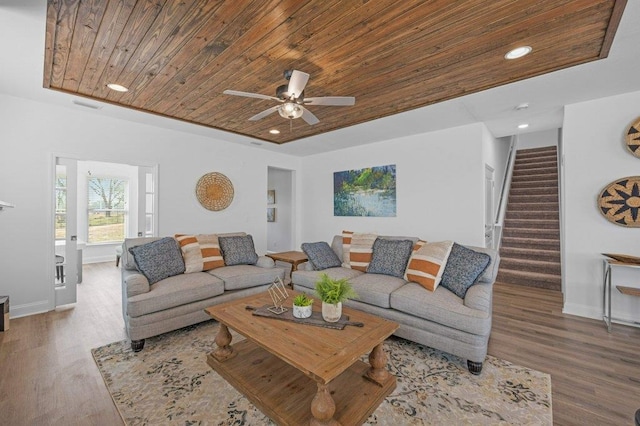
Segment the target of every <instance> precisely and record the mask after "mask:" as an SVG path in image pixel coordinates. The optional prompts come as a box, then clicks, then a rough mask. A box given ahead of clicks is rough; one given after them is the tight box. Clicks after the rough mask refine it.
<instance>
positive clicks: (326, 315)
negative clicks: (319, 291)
mask: <svg viewBox="0 0 640 426" xmlns="http://www.w3.org/2000/svg"><path fill="white" fill-rule="evenodd" d="M341 316H342V302H338V303H336V304H335V305H334V304H332V303H325V302H322V319H324V320H325V321H326V322H338V320H339V319H340V317H341Z"/></svg>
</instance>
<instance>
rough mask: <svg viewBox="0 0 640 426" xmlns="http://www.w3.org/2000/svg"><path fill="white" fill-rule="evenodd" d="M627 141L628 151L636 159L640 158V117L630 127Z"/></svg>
mask: <svg viewBox="0 0 640 426" xmlns="http://www.w3.org/2000/svg"><path fill="white" fill-rule="evenodd" d="M625 140H626V142H627V149H628V150H629V151H630V152H631V153H632V154H633V155H635V156H636V157H640V117H639V118H637V119H636V121H634V122H633V124H632V125H631V126H629V129H628V130H627V136H626V137H625Z"/></svg>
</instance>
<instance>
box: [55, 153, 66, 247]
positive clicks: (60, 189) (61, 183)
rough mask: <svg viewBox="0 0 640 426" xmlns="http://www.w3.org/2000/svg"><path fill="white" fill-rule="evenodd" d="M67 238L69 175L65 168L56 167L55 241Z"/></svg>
mask: <svg viewBox="0 0 640 426" xmlns="http://www.w3.org/2000/svg"><path fill="white" fill-rule="evenodd" d="M66 237H67V173H66V167H65V166H60V165H57V166H56V223H55V239H56V240H64V239H65V238H66Z"/></svg>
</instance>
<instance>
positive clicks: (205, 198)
mask: <svg viewBox="0 0 640 426" xmlns="http://www.w3.org/2000/svg"><path fill="white" fill-rule="evenodd" d="M233 195H234V192H233V184H232V183H231V181H230V180H229V178H228V177H226V176H225V175H223V174H222V173H218V172H212V173H207V174H206V175H204V176H202V177H201V178H200V179H199V180H198V184H197V185H196V197H197V198H198V201H199V202H200V204H202V207H204V208H205V209H207V210H213V211H219V210H224V209H226V208H227V207H229V204H231V201H233Z"/></svg>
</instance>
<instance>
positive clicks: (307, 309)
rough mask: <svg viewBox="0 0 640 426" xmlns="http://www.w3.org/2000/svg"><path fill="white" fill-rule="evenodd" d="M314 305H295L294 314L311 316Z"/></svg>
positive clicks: (296, 315)
mask: <svg viewBox="0 0 640 426" xmlns="http://www.w3.org/2000/svg"><path fill="white" fill-rule="evenodd" d="M312 308H313V307H312V305H309V306H296V305H293V316H294V317H296V318H309V317H310V316H311V312H313V309H312Z"/></svg>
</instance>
